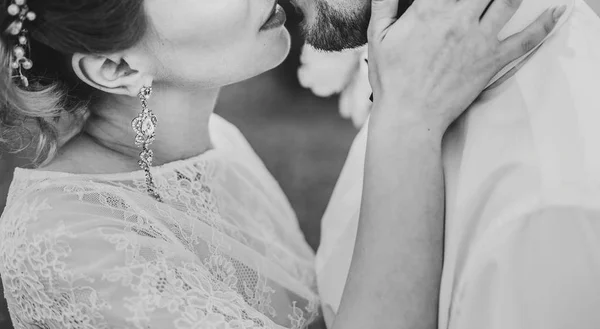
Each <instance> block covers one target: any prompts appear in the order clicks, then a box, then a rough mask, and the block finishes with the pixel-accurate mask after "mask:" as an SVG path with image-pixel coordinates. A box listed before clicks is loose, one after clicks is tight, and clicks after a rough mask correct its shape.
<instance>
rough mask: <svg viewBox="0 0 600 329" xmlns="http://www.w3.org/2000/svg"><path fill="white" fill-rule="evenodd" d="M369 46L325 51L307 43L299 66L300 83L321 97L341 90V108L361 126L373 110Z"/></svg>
mask: <svg viewBox="0 0 600 329" xmlns="http://www.w3.org/2000/svg"><path fill="white" fill-rule="evenodd" d="M366 58H367V47H361V48H357V49H351V50H346V51H342V52H323V51H319V50H316V49H315V48H313V47H311V46H309V45H304V47H303V49H302V56H301V58H300V62H301V66H300V68H299V70H298V78H299V79H300V84H301V85H302V86H303V87H305V88H308V89H310V90H311V91H312V92H313V93H314V94H315V95H317V96H319V97H329V96H331V95H334V94H340V103H339V104H340V105H339V106H340V107H339V111H340V114H341V115H342V117H344V118H346V119H351V120H352V122H353V123H354V125H355V126H356V127H357V128H360V127H361V126H362V125H363V124H364V123H365V121H366V119H367V117H368V115H369V112H370V110H371V101H370V100H369V96H370V95H371V87H370V85H369V73H368V65H367V63H366V61H365V59H366Z"/></svg>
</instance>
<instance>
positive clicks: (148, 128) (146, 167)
mask: <svg viewBox="0 0 600 329" xmlns="http://www.w3.org/2000/svg"><path fill="white" fill-rule="evenodd" d="M151 95H152V87H142V89H141V90H140V93H139V94H138V96H139V98H140V101H141V102H142V113H140V115H138V116H137V118H135V119H133V122H132V123H131V126H132V127H133V130H134V131H135V133H136V134H137V135H136V136H135V145H137V146H139V147H141V148H142V152H141V153H140V160H139V161H138V165H139V166H140V168H142V170H143V171H144V172H146V189H147V191H148V194H150V195H151V196H152V197H153V198H155V199H156V200H157V201H158V202H162V198H161V197H160V194H158V189H157V188H156V185H155V183H154V178H153V177H152V173H151V172H150V168H151V167H152V160H153V158H154V152H152V150H151V149H150V145H152V143H153V142H154V139H155V138H156V124H157V123H158V119H157V118H156V116H155V115H154V114H153V113H152V111H151V110H150V109H149V108H148V100H149V99H150V96H151Z"/></svg>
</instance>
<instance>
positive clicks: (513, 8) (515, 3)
mask: <svg viewBox="0 0 600 329" xmlns="http://www.w3.org/2000/svg"><path fill="white" fill-rule="evenodd" d="M522 2H523V0H495V1H494V2H493V3H492V4H491V5H490V8H489V9H488V10H487V12H486V13H485V15H484V16H483V17H482V18H481V27H482V28H483V29H484V31H486V32H489V33H490V34H492V35H498V33H500V31H501V30H502V28H503V27H504V26H505V25H506V23H508V21H510V19H511V18H512V17H513V16H514V15H515V13H516V12H517V9H519V7H520V6H521V3H522ZM484 10H485V8H484Z"/></svg>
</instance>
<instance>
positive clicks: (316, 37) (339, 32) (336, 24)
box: [303, 0, 371, 51]
mask: <svg viewBox="0 0 600 329" xmlns="http://www.w3.org/2000/svg"><path fill="white" fill-rule="evenodd" d="M313 1H315V5H316V6H317V14H316V15H317V16H316V17H317V18H316V22H315V23H314V24H311V25H310V26H308V25H307V24H305V25H304V26H303V35H304V38H305V39H306V41H307V42H308V43H309V44H311V45H312V46H313V47H315V48H317V49H321V50H326V51H340V50H343V49H349V48H356V47H360V46H362V45H364V44H366V43H367V29H368V28H369V19H370V17H371V6H370V5H367V6H366V8H365V9H364V10H359V11H357V12H354V13H351V14H349V13H344V12H340V11H339V10H336V9H334V8H332V7H331V6H330V5H329V4H328V3H327V2H326V1H323V0H313Z"/></svg>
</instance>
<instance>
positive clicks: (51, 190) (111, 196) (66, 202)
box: [0, 169, 139, 236]
mask: <svg viewBox="0 0 600 329" xmlns="http://www.w3.org/2000/svg"><path fill="white" fill-rule="evenodd" d="M37 176H39V175H38V172H35V171H31V170H22V169H17V171H16V172H15V179H14V180H13V182H12V184H11V188H10V190H9V197H8V199H7V204H6V207H5V209H4V212H3V214H2V217H1V218H0V235H6V234H9V235H11V234H14V233H15V232H17V231H18V232H21V233H25V232H27V235H28V236H31V235H32V234H33V235H35V234H37V233H41V232H46V231H52V230H54V229H56V228H57V227H58V225H59V224H60V225H66V226H78V229H86V227H87V228H91V227H93V226H102V225H108V226H115V225H116V226H121V227H122V226H123V225H124V223H125V222H124V218H126V217H127V216H128V214H130V213H134V212H135V211H136V210H137V208H139V207H137V208H136V205H135V203H134V202H133V201H132V200H134V199H133V198H128V197H127V195H128V191H127V190H125V189H123V188H116V187H113V186H109V185H107V184H103V183H101V182H93V181H82V180H71V179H69V178H70V176H69V175H68V174H65V176H64V177H53V178H52V179H46V178H43V177H37ZM133 192H134V191H132V193H133ZM11 232H12V233H11Z"/></svg>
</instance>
